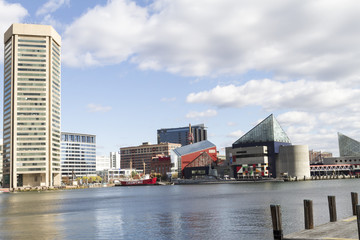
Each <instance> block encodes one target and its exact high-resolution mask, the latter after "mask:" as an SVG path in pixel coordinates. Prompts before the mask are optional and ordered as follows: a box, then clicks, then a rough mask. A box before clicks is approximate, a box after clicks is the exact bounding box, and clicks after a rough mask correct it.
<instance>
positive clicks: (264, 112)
mask: <svg viewBox="0 0 360 240" xmlns="http://www.w3.org/2000/svg"><path fill="white" fill-rule="evenodd" d="M358 10H360V3H358V2H357V1H346V3H341V2H338V1H316V2H313V1H301V2H287V1H273V2H271V3H270V2H266V1H235V0H227V1H213V2H212V4H209V3H208V2H205V1H196V2H190V1H186V0H173V1H166V0H157V1H156V0H155V1H150V0H144V1H125V0H118V1H107V2H104V1H100V0H96V1H91V2H88V1H86V2H85V1H70V0H57V1H54V0H50V1H36V2H29V1H25V0H24V1H4V0H0V30H1V31H2V33H4V32H5V30H6V29H7V28H8V27H9V26H10V25H11V24H12V23H16V22H18V23H34V24H47V25H52V26H53V27H54V28H55V30H56V31H57V32H58V33H59V34H60V35H61V37H62V39H63V43H62V56H63V59H62V126H61V130H62V131H63V132H77V133H84V134H94V135H96V138H97V155H105V154H109V152H110V151H118V150H119V148H120V147H126V146H133V145H134V146H137V145H141V143H142V142H151V143H156V130H157V129H161V128H175V127H184V126H188V124H189V123H191V124H192V125H195V124H199V123H204V124H205V126H206V127H208V134H209V135H208V140H209V141H211V142H213V143H215V144H216V145H217V147H218V149H219V150H221V149H222V148H224V147H227V146H230V145H231V144H232V143H233V142H235V141H236V140H237V139H238V138H240V137H241V136H242V135H243V134H245V133H246V132H248V131H249V130H250V129H252V128H253V127H254V126H255V125H256V124H257V123H259V122H260V121H261V120H263V119H265V118H266V117H267V116H268V115H270V114H271V113H273V114H274V115H275V117H276V118H277V119H278V121H279V122H280V124H281V126H282V127H283V128H284V130H285V132H286V133H287V134H288V136H289V138H290V140H291V141H292V143H293V144H308V145H309V149H314V150H322V151H330V152H332V153H334V155H335V156H338V141H337V132H341V133H344V134H345V135H347V136H349V137H351V138H354V139H360V111H359V110H360V101H359V100H358V96H359V93H360V86H359V83H360V78H359V70H358V68H357V65H358V64H357V63H358V61H359V60H358V59H359V58H357V55H358V54H359V53H360V48H359V47H358V46H357V42H358V41H357V40H358V39H359V38H360V36H359V33H358V32H357V31H356V26H355V24H354V23H356V22H358V20H360V19H359V18H360V16H358V15H357V12H358ZM350 24H351V26H352V27H350ZM115 29H116V30H115ZM1 39H2V40H1V41H3V38H1ZM2 43H3V42H2ZM3 50H4V49H3V48H1V51H0V54H1V58H0V59H1V60H0V65H1V68H2V69H3V67H4V65H3ZM0 81H1V88H3V76H1V79H0ZM1 92H2V91H1ZM1 94H3V93H1ZM1 112H2V109H1Z"/></svg>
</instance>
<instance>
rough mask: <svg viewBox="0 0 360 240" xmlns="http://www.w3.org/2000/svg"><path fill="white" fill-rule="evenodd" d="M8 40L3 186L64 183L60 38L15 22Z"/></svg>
mask: <svg viewBox="0 0 360 240" xmlns="http://www.w3.org/2000/svg"><path fill="white" fill-rule="evenodd" d="M4 43H5V49H4V121H3V124H4V125H3V137H4V154H3V163H4V164H3V174H4V187H10V188H15V187H27V186H29V187H32V186H47V187H48V186H57V185H60V183H61V176H60V116H61V115H60V98H61V97H60V46H61V37H60V35H59V34H58V33H57V32H56V31H55V30H54V29H53V28H52V27H51V26H44V25H34V24H13V25H11V27H10V28H9V29H8V30H7V31H6V32H5V34H4Z"/></svg>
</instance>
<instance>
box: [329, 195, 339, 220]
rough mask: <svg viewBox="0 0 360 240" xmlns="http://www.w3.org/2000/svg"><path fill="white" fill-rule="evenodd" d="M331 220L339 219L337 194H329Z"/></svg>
mask: <svg viewBox="0 0 360 240" xmlns="http://www.w3.org/2000/svg"><path fill="white" fill-rule="evenodd" d="M328 203H329V214H330V222H336V221H337V215H336V202H335V196H328Z"/></svg>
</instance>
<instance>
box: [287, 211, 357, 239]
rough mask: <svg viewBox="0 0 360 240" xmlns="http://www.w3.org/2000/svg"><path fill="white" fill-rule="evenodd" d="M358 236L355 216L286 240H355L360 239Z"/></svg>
mask: <svg viewBox="0 0 360 240" xmlns="http://www.w3.org/2000/svg"><path fill="white" fill-rule="evenodd" d="M358 236H359V235H358V229H357V221H356V216H353V217H349V218H345V219H342V220H340V221H337V222H329V223H325V224H323V225H320V226H316V227H315V228H314V229H308V230H303V231H300V232H296V233H291V234H288V235H286V236H285V237H284V240H300V239H303V240H317V239H319V240H320V239H328V240H329V239H333V240H340V239H341V240H355V239H359V237H358Z"/></svg>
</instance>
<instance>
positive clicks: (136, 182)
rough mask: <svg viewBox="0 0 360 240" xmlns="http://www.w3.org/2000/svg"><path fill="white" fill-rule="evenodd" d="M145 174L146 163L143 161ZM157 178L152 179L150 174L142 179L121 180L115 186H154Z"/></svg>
mask: <svg viewBox="0 0 360 240" xmlns="http://www.w3.org/2000/svg"><path fill="white" fill-rule="evenodd" d="M143 165H144V173H145V162H144V160H143ZM130 169H132V160H131V159H130ZM156 180H157V178H156V177H150V175H149V174H146V175H144V176H143V178H140V179H127V180H122V181H121V180H120V181H119V182H118V183H116V182H115V186H142V185H154V184H155V183H156Z"/></svg>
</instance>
